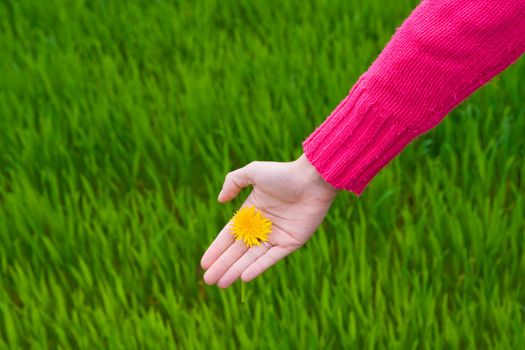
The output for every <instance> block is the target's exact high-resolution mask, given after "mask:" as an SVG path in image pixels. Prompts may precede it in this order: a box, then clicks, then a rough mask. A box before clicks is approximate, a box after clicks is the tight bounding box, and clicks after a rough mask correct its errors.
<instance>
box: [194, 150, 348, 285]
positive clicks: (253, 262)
mask: <svg viewBox="0 0 525 350" xmlns="http://www.w3.org/2000/svg"><path fill="white" fill-rule="evenodd" d="M248 185H252V186H253V189H252V191H251V193H250V195H249V196H248V198H246V200H245V202H244V204H243V205H242V206H243V207H244V206H252V205H255V207H256V208H257V209H259V210H261V211H262V212H263V213H264V215H265V216H266V217H267V218H268V219H270V220H271V221H272V232H271V233H270V234H269V235H268V242H269V243H270V244H271V245H272V247H271V248H267V247H266V246H265V245H264V244H261V245H260V246H253V247H251V248H248V247H247V246H246V245H245V244H244V242H243V241H242V240H239V241H236V240H234V237H233V235H232V234H230V227H229V226H230V225H229V224H227V225H226V226H225V227H224V228H223V229H222V231H221V232H220V233H219V235H218V236H217V238H216V239H215V240H214V241H213V243H212V244H211V246H210V247H209V248H208V250H207V251H206V253H204V256H203V257H202V260H201V265H202V268H203V269H204V270H206V273H205V274H204V281H205V282H206V283H207V284H210V285H211V284H215V283H217V285H218V286H219V287H220V288H226V287H228V286H230V285H231V284H232V283H233V282H235V281H236V280H237V279H238V278H239V277H240V278H241V279H242V280H243V281H245V282H248V281H251V280H252V279H253V278H255V277H257V276H258V275H260V274H261V273H262V272H264V271H265V270H266V269H268V268H269V267H270V266H272V265H274V264H275V263H276V262H278V261H279V260H281V259H282V258H284V257H285V256H287V255H288V254H290V253H292V252H293V251H295V250H297V249H298V248H300V247H302V246H303V245H304V244H305V243H306V242H307V241H308V239H310V237H311V236H312V234H313V233H314V231H315V230H316V229H317V227H318V226H319V225H320V224H321V222H322V221H323V219H324V217H325V215H326V212H327V211H328V209H329V208H330V205H331V204H332V202H333V200H334V199H335V196H336V194H337V192H338V190H337V189H336V188H334V187H332V185H330V184H329V183H328V182H326V181H325V180H324V179H323V178H322V177H321V176H320V175H319V173H318V172H317V170H316V169H315V168H314V167H313V166H312V165H311V164H310V163H309V162H308V160H307V159H306V156H305V155H304V154H303V155H302V156H301V157H300V158H299V159H297V160H295V161H293V162H287V163H280V162H252V163H250V164H248V165H246V166H245V167H243V168H240V169H237V170H235V171H232V172H230V173H229V174H228V175H226V179H225V181H224V185H223V187H222V190H221V192H220V194H219V198H218V200H219V202H221V203H224V202H227V201H229V200H231V199H233V198H235V197H236V196H237V194H238V193H239V192H240V191H241V189H242V188H244V187H246V186H248Z"/></svg>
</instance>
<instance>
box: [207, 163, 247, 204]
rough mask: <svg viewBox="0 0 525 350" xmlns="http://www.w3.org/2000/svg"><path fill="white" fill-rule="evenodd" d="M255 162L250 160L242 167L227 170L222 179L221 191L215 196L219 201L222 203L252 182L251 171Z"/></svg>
mask: <svg viewBox="0 0 525 350" xmlns="http://www.w3.org/2000/svg"><path fill="white" fill-rule="evenodd" d="M256 163H257V162H251V163H250V164H248V165H246V166H245V167H243V168H240V169H237V170H234V171H232V172H229V173H228V174H227V175H226V178H225V179H224V184H223V185H222V189H221V192H220V193H219V197H218V198H217V199H218V201H219V202H221V203H224V202H227V201H229V200H232V199H233V198H235V197H236V196H237V195H238V194H239V192H240V191H241V190H242V189H243V188H245V187H247V186H248V185H252V184H253V176H252V175H253V171H254V168H255V166H256Z"/></svg>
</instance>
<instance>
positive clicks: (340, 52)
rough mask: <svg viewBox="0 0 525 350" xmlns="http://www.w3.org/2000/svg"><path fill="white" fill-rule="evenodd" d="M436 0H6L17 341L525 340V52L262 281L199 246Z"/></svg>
mask: <svg viewBox="0 0 525 350" xmlns="http://www.w3.org/2000/svg"><path fill="white" fill-rule="evenodd" d="M415 4H416V1H389V2H386V3H385V2H383V1H380V0H374V1H365V2H362V1H357V0H338V1H334V0H320V1H308V2H304V1H299V0H297V1H273V0H272V1H218V0H209V1H196V2H180V1H175V2H168V1H138V0H137V1H120V2H119V1H101V0H100V1H66V0H62V1H59V0H49V1H37V0H32V1H8V0H3V1H0V348H2V349H18V348H20V349H28V348H34V349H39V348H52V349H72V348H79V349H144V348H151V349H154V348H161V349H169V348H177V349H193V348H205V349H233V348H245V349H249V348H263V349H265V348H268V349H277V348H279V349H283V348H295V349H315V348H334V349H335V348H355V349H369V348H389V349H420V348H424V349H435V348H447V349H455V348H470V349H482V348H500V349H519V348H523V347H524V346H525V283H524V282H525V252H524V246H525V240H524V232H525V219H524V217H525V185H524V183H523V181H524V180H523V174H524V173H525V162H524V155H525V140H524V137H523V132H524V130H525V107H524V105H523V100H522V99H523V96H524V91H523V84H522V80H523V79H520V77H523V76H525V62H524V61H523V60H521V61H519V62H518V63H517V64H515V65H513V66H512V67H510V68H509V69H508V70H507V71H505V72H504V73H503V74H502V75H500V76H499V77H498V78H497V79H495V80H494V81H492V82H491V83H490V84H488V85H487V86H485V87H484V88H483V89H481V90H480V91H478V92H476V93H475V94H474V95H473V96H472V97H471V98H470V99H469V100H468V101H466V102H465V103H463V104H462V105H461V106H460V107H459V108H457V109H456V110H455V111H454V112H453V113H451V115H450V116H448V117H447V118H445V120H444V121H443V122H442V123H441V124H440V126H439V127H437V128H435V129H433V130H431V131H430V132H428V133H427V134H425V135H422V136H421V137H420V138H418V139H417V140H415V141H414V142H413V143H412V144H411V145H410V146H409V147H407V149H406V150H405V151H404V152H403V153H402V154H401V156H400V157H398V158H396V159H395V160H394V161H392V162H391V163H390V165H389V166H388V167H387V168H385V169H384V170H383V171H381V173H380V174H379V175H378V176H377V177H376V178H375V179H374V180H373V182H372V183H371V184H370V185H369V187H368V188H367V189H366V191H365V192H364V194H363V195H362V197H360V198H359V199H358V198H356V197H355V196H354V195H353V194H351V193H348V192H345V193H340V194H339V196H338V198H337V200H336V202H335V203H334V205H333V207H332V209H331V211H330V212H329V214H328V216H327V218H326V220H325V222H324V223H323V225H322V226H321V227H320V229H319V230H318V232H317V233H316V234H315V235H314V236H313V238H312V240H311V241H310V242H309V243H308V244H307V245H306V246H305V247H304V248H303V249H300V250H299V251H298V252H297V253H295V254H293V255H292V256H290V257H288V258H287V259H286V260H285V261H283V262H281V263H279V264H278V265H276V266H275V267H274V268H272V269H271V270H269V271H268V272H267V273H265V274H264V275H263V276H261V277H260V278H258V279H256V280H255V281H254V282H252V283H249V284H248V286H247V302H246V303H244V304H242V303H240V297H241V288H240V284H239V283H237V284H235V285H234V286H233V287H232V288H230V289H227V290H219V289H218V288H216V287H209V286H206V285H205V284H204V283H203V281H202V275H203V273H202V271H201V269H200V266H199V261H200V257H201V256H202V253H203V252H204V250H205V249H206V247H207V246H208V245H209V243H210V242H211V240H212V239H213V237H214V236H215V235H216V233H217V232H218V231H219V229H220V228H222V226H223V225H224V224H225V223H226V222H227V220H228V219H229V217H230V216H231V214H232V213H233V211H234V209H235V208H237V206H238V205H239V204H240V203H242V200H243V197H244V196H245V195H246V192H243V194H242V195H241V196H240V197H239V198H238V199H237V200H235V201H234V202H233V203H229V204H226V205H219V204H218V203H217V201H216V197H217V194H218V191H219V190H220V187H221V185H222V182H223V177H224V175H225V174H226V173H227V172H228V171H229V170H231V169H234V168H236V167H240V166H243V165H244V164H246V163H248V162H250V161H252V160H276V161H289V160H293V159H295V158H296V157H298V156H299V155H300V153H301V142H302V141H303V140H304V139H305V138H306V137H307V136H308V135H309V133H310V132H312V131H313V130H314V129H315V127H316V126H317V125H319V124H320V123H321V121H322V120H323V119H324V118H325V117H326V116H327V115H328V114H329V113H330V112H331V110H332V109H333V108H335V106H336V105H337V104H338V103H339V102H340V100H341V99H342V98H343V97H344V96H345V95H346V94H347V93H348V91H349V89H350V88H351V86H352V84H353V83H354V82H355V80H356V79H357V78H358V77H359V75H360V74H361V73H362V72H364V71H365V70H366V68H367V67H368V65H369V64H370V63H371V62H372V61H373V60H374V58H375V57H376V56H377V54H378V53H379V52H380V50H381V48H382V47H383V45H384V44H385V43H386V42H387V41H388V39H389V38H390V36H391V35H392V34H393V33H394V31H395V28H396V27H397V26H399V25H400V24H401V22H402V21H403V19H404V18H405V17H406V16H407V15H408V14H409V13H410V11H411V9H412V8H413V7H414V6H415Z"/></svg>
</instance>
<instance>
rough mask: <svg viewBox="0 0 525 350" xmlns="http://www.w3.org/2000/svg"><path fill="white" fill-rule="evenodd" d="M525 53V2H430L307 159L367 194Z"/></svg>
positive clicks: (315, 139)
mask: <svg viewBox="0 0 525 350" xmlns="http://www.w3.org/2000/svg"><path fill="white" fill-rule="evenodd" d="M524 51H525V0H504V1H501V0H500V1H497V0H470V1H469V0H423V1H422V2H421V4H420V5H419V6H418V7H417V8H416V9H415V10H414V11H413V12H412V14H411V15H410V16H409V17H408V18H407V19H406V20H405V22H404V23H403V24H402V25H401V27H399V28H398V29H397V31H396V33H395V34H394V36H393V37H392V39H391V40H390V42H389V43H388V45H387V46H386V47H385V48H384V49H383V51H382V52H381V54H380V55H379V56H378V57H377V59H376V60H375V62H374V63H373V64H372V65H371V66H370V68H369V69H368V71H367V72H365V73H364V74H363V75H361V77H360V78H359V79H358V81H357V82H356V83H355V85H354V86H353V87H352V89H351V90H350V92H349V94H348V96H347V97H346V98H345V99H343V101H342V102H341V103H340V104H339V105H338V106H337V108H336V109H335V110H334V111H333V112H332V113H331V114H330V116H329V117H328V118H327V119H326V120H325V121H324V122H323V123H322V124H321V126H319V127H318V128H317V129H316V130H315V131H314V132H313V133H312V134H311V135H310V136H309V137H308V138H307V139H306V140H305V141H304V142H303V150H304V153H305V155H306V157H307V158H308V160H309V161H310V162H311V163H312V164H313V165H314V166H315V168H316V169H317V170H318V171H319V173H320V174H321V176H322V177H323V178H324V179H325V180H326V181H328V182H329V183H330V184H332V185H333V186H334V187H336V188H339V189H344V190H349V191H352V192H354V193H355V194H356V195H357V196H360V195H361V193H362V192H363V190H364V188H365V187H366V186H367V184H368V183H369V182H370V181H371V180H372V178H373V177H374V176H375V175H376V174H377V173H378V172H379V171H380V170H381V169H382V168H383V167H385V166H386V165H387V164H388V163H389V162H390V160H392V159H393V158H395V157H396V156H397V155H398V154H399V153H400V152H401V151H402V150H403V149H404V148H405V147H406V146H407V145H408V144H409V143H410V142H411V141H413V140H414V139H415V138H417V137H418V136H419V135H421V134H424V133H426V132H428V131H429V130H430V129H432V128H434V127H435V126H437V125H438V124H439V123H440V122H441V121H442V120H443V118H444V117H445V115H446V114H447V113H449V112H450V111H451V110H452V109H453V108H454V107H456V106H457V105H458V104H459V103H460V102H461V101H463V100H464V99H465V98H467V97H468V96H469V95H470V94H472V93H473V92H474V91H475V90H476V89H478V88H479V87H480V86H482V85H483V84H485V83H486V82H487V81H489V80H490V79H491V78H492V77H494V76H495V75H496V74H498V73H499V72H501V71H502V70H503V69H505V68H506V67H507V66H508V65H510V64H511V63H512V62H514V61H515V60H517V59H518V58H519V57H520V56H521V54H522V53H523V52H524ZM523 78H525V77H523Z"/></svg>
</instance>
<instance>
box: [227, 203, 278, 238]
mask: <svg viewBox="0 0 525 350" xmlns="http://www.w3.org/2000/svg"><path fill="white" fill-rule="evenodd" d="M271 227H272V222H271V221H270V220H269V219H267V218H266V217H265V216H264V215H263V213H262V212H261V211H260V210H257V209H256V208H255V206H254V205H252V206H251V207H244V208H241V209H239V210H238V211H237V212H236V213H235V215H234V216H233V218H232V220H231V234H232V235H233V236H234V237H235V239H236V240H241V239H242V240H243V241H244V243H245V244H246V245H247V246H248V247H252V246H254V245H260V244H261V242H266V241H267V240H268V234H269V233H270V232H271V231H272V228H271Z"/></svg>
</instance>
